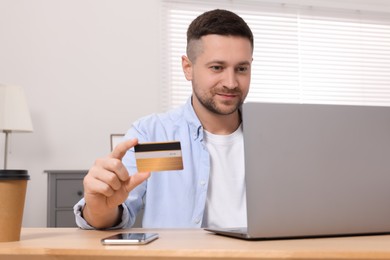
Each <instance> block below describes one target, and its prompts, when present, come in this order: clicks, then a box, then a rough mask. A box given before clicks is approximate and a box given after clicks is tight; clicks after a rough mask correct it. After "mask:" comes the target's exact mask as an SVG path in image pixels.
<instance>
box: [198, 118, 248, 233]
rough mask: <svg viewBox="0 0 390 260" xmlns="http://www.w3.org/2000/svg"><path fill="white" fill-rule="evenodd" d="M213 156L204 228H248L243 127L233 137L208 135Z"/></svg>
mask: <svg viewBox="0 0 390 260" xmlns="http://www.w3.org/2000/svg"><path fill="white" fill-rule="evenodd" d="M204 141H205V144H206V147H207V149H208V151H209V153H210V158H211V162H210V166H211V171H210V180H209V186H208V193H207V201H206V210H205V214H204V216H203V223H202V226H203V227H214V228H215V227H222V228H226V227H246V226H247V219H246V193H245V190H246V189H245V165H244V138H243V132H242V125H240V127H239V128H238V129H237V130H236V131H235V132H234V133H232V134H230V135H215V134H212V133H209V132H207V131H204Z"/></svg>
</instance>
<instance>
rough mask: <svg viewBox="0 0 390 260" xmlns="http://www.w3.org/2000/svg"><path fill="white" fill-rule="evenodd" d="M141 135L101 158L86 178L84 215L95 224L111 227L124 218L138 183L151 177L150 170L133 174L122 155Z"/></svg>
mask: <svg viewBox="0 0 390 260" xmlns="http://www.w3.org/2000/svg"><path fill="white" fill-rule="evenodd" d="M137 143H138V140H137V139H133V140H128V141H125V142H122V143H119V144H118V145H117V146H116V147H115V149H114V150H113V151H112V153H111V154H110V155H109V156H108V157H106V158H101V159H97V160H96V161H95V164H94V165H93V166H92V167H91V169H90V170H89V172H88V174H87V175H86V176H85V178H84V199H85V202H86V206H85V207H84V210H83V216H84V219H85V220H86V221H87V222H88V223H89V224H90V225H92V226H94V227H95V228H108V227H111V226H113V225H115V224H116V223H117V222H118V220H119V219H120V217H121V216H120V214H119V213H120V212H119V209H118V206H119V205H121V204H122V203H123V202H124V201H125V200H126V198H127V197H128V195H129V192H130V191H131V190H133V189H134V188H135V187H136V186H138V185H139V184H141V183H142V182H143V181H145V180H146V179H147V178H149V176H150V173H149V172H143V173H136V174H135V175H133V176H129V173H128V172H127V170H126V167H125V166H124V165H123V163H122V158H123V156H124V155H125V154H126V152H127V150H129V149H130V148H132V147H133V146H135V145H136V144H137Z"/></svg>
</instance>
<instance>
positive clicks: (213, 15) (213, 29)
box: [187, 9, 253, 59]
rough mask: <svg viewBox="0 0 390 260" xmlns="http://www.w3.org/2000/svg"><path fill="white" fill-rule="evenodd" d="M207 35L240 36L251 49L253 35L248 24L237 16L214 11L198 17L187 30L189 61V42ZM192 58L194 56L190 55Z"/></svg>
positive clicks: (217, 10) (226, 11) (226, 12)
mask: <svg viewBox="0 0 390 260" xmlns="http://www.w3.org/2000/svg"><path fill="white" fill-rule="evenodd" d="M209 34H217V35H225V36H241V37H244V38H247V39H248V40H249V41H250V43H251V46H252V49H253V34H252V31H251V29H250V28H249V26H248V24H247V23H246V22H245V21H244V19H242V18H241V17H240V16H238V15H237V14H235V13H233V12H231V11H228V10H221V9H215V10H211V11H207V12H205V13H203V14H201V15H199V16H198V17H197V18H195V20H193V21H192V23H191V24H190V26H189V27H188V30H187V56H188V57H189V58H190V59H191V57H190V56H191V53H192V52H193V51H192V52H191V48H192V47H193V46H192V44H191V42H192V41H196V40H199V39H200V38H201V37H202V36H205V35H209ZM192 56H194V55H192Z"/></svg>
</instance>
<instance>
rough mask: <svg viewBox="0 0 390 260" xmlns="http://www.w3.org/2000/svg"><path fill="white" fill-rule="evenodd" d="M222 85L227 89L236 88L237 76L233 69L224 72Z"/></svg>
mask: <svg viewBox="0 0 390 260" xmlns="http://www.w3.org/2000/svg"><path fill="white" fill-rule="evenodd" d="M223 85H224V87H226V88H229V89H234V88H236V87H238V80H237V75H236V71H235V70H234V69H227V70H225V74H224V82H223Z"/></svg>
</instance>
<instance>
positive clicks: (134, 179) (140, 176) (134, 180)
mask: <svg viewBox="0 0 390 260" xmlns="http://www.w3.org/2000/svg"><path fill="white" fill-rule="evenodd" d="M149 177H150V172H138V173H136V174H134V175H133V176H131V177H130V179H129V180H128V181H127V182H126V190H127V192H130V191H132V190H133V189H134V188H135V187H137V186H138V185H140V184H141V183H142V182H144V181H145V180H146V179H147V178H149Z"/></svg>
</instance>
